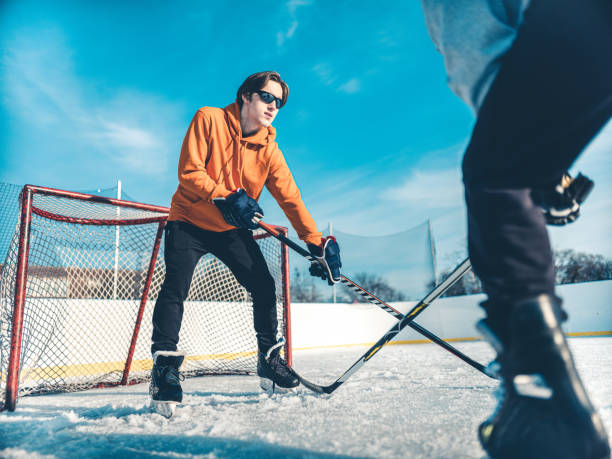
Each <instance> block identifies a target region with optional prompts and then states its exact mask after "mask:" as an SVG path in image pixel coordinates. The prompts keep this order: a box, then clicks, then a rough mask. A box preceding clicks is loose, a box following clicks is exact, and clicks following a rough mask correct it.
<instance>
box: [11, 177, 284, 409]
mask: <svg viewBox="0 0 612 459" xmlns="http://www.w3.org/2000/svg"><path fill="white" fill-rule="evenodd" d="M19 206H20V207H19V212H20V216H19V219H18V222H17V225H16V228H15V230H14V234H13V237H12V240H11V242H10V244H9V246H8V250H7V253H6V257H5V260H4V263H3V264H2V268H1V272H0V407H1V408H2V409H9V410H14V409H15V405H16V398H17V396H21V395H25V394H32V393H44V392H62V391H74V390H81V389H86V388H91V387H102V386H112V385H118V384H130V383H135V382H141V381H145V380H147V379H148V378H149V375H150V370H151V367H152V360H151V353H150V346H151V334H152V325H151V318H152V314H153V306H154V304H155V300H156V298H157V295H158V292H159V290H160V288H161V285H162V282H163V280H164V275H165V267H164V259H163V248H164V247H163V246H164V241H163V239H164V238H163V228H164V226H165V223H166V219H167V216H168V209H167V208H164V207H159V206H151V205H145V204H139V203H134V202H127V201H121V200H116V199H110V198H102V197H99V196H92V195H86V194H81V193H73V192H67V191H61V190H52V189H49V188H43V187H34V186H29V185H28V186H26V187H24V188H23V190H22V192H21V195H20V204H19ZM16 207H17V206H16ZM277 229H280V230H284V231H286V229H284V228H277ZM262 233H263V234H260V233H254V237H255V239H256V240H257V242H258V244H259V245H260V247H261V249H262V252H263V254H264V257H265V258H266V261H267V263H268V266H269V268H270V272H271V274H272V276H273V277H274V279H275V282H276V293H277V311H278V318H279V331H280V333H281V334H283V335H284V337H285V340H286V343H287V344H286V347H285V350H284V352H285V357H286V358H287V360H289V361H290V360H291V347H290V343H291V339H290V338H291V337H290V324H289V294H288V292H289V290H288V288H289V286H288V260H287V251H286V248H285V247H284V246H282V245H281V243H280V242H279V241H278V240H276V239H275V238H273V237H271V236H269V235H268V234H267V233H265V232H262ZM179 348H180V349H181V350H185V351H186V353H187V357H186V359H185V363H184V364H183V366H182V368H181V371H182V372H183V373H185V374H186V375H188V376H189V375H203V374H249V373H252V372H254V371H256V363H257V354H256V351H257V343H256V339H255V332H254V330H253V313H252V301H251V298H250V296H249V294H248V293H247V292H246V290H245V289H244V288H243V287H242V286H240V285H239V284H238V282H237V281H236V280H235V278H234V276H233V275H232V273H231V272H230V271H229V269H228V268H227V267H226V266H225V265H224V264H223V263H221V262H220V261H219V260H217V259H216V258H215V257H214V256H212V255H210V254H207V255H206V256H204V257H202V258H201V259H200V261H199V263H198V265H197V267H196V270H195V273H194V276H193V280H192V283H191V289H190V291H189V295H188V297H187V301H186V302H185V311H184V315H183V323H182V327H181V332H180V341H179Z"/></svg>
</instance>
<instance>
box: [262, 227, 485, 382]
mask: <svg viewBox="0 0 612 459" xmlns="http://www.w3.org/2000/svg"><path fill="white" fill-rule="evenodd" d="M258 225H259V227H260V228H262V229H263V230H264V231H266V232H267V233H269V234H271V235H272V236H274V237H275V238H276V239H278V240H279V241H281V242H282V243H284V244H286V245H287V246H289V247H291V248H292V249H293V250H295V251H296V252H297V253H299V254H300V255H302V256H303V257H304V258H306V259H308V260H310V261H316V259H315V258H314V257H313V256H312V255H311V254H310V252H308V251H307V250H306V249H304V248H302V247H301V246H299V245H298V244H296V243H295V242H293V241H292V240H291V239H288V238H286V237H285V236H284V235H282V234H281V233H279V232H277V231H275V229H274V228H272V227H271V226H269V225H268V224H266V223H264V222H262V221H259V222H258ZM465 262H467V268H466V270H465V271H464V273H465V272H467V270H469V269H470V267H471V264H470V262H469V259H467V260H465V261H464V263H465ZM462 275H463V274H462ZM460 277H461V276H460ZM460 277H459V278H460ZM459 278H458V279H457V280H459ZM340 282H342V283H343V284H344V285H345V286H347V287H349V288H352V289H353V290H355V291H357V292H358V293H359V294H360V295H361V296H363V297H364V298H365V299H366V300H368V301H369V302H370V303H372V304H373V305H375V306H378V307H379V308H381V309H383V310H385V311H386V312H388V313H389V314H391V315H392V316H393V317H395V318H396V319H398V320H401V319H403V318H404V315H403V314H402V313H401V312H399V311H398V310H397V309H395V308H394V307H392V306H391V305H389V304H387V303H385V302H384V301H382V300H381V299H380V298H378V297H377V296H375V295H374V294H372V293H370V292H368V291H367V290H365V289H364V288H363V287H361V286H360V285H358V284H357V283H355V282H354V281H352V280H351V279H349V278H347V277H346V276H344V275H341V276H340ZM451 285H452V284H451ZM449 287H450V286H449ZM408 326H409V327H411V328H412V329H413V330H415V331H417V332H418V333H420V334H421V335H423V336H425V337H426V338H428V339H430V340H431V341H433V342H434V343H435V344H437V345H438V346H440V347H442V348H443V349H445V350H447V351H448V352H450V353H451V354H453V355H455V356H456V357H458V358H460V359H461V360H463V361H464V362H465V363H467V364H468V365H470V366H472V367H473V368H475V369H476V370H478V371H480V372H481V373H484V374H485V375H487V376H491V375H489V374H488V373H487V372H486V369H485V366H484V365H483V364H481V363H479V362H476V361H475V360H473V359H471V358H470V357H468V356H467V355H465V354H464V353H463V352H461V351H460V350H459V349H457V348H455V347H453V346H451V345H450V344H448V343H447V342H446V341H444V340H442V339H440V338H438V337H437V336H436V335H434V334H433V333H431V332H430V331H429V330H427V329H425V328H423V327H421V326H420V325H419V324H417V323H416V322H412V321H411V322H408Z"/></svg>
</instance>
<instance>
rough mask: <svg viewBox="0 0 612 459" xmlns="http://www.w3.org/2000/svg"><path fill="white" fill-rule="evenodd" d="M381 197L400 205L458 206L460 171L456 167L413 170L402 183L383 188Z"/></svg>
mask: <svg viewBox="0 0 612 459" xmlns="http://www.w3.org/2000/svg"><path fill="white" fill-rule="evenodd" d="M382 197H383V198H384V199H387V200H389V201H393V202H395V203H396V204H397V205H398V206H400V207H406V206H410V207H412V206H415V205H417V206H420V207H426V208H429V209H439V208H445V207H449V208H451V207H459V206H461V205H462V203H463V185H462V182H461V172H460V171H459V169H458V168H453V169H446V170H441V171H435V170H413V171H412V172H411V173H410V175H409V176H408V178H406V180H405V181H404V183H402V184H401V185H399V186H396V187H390V188H387V189H385V190H384V191H383V192H382Z"/></svg>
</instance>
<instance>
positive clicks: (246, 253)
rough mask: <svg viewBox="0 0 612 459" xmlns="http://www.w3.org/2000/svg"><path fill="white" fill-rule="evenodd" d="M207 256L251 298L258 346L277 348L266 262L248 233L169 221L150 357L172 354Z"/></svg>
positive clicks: (272, 291)
mask: <svg viewBox="0 0 612 459" xmlns="http://www.w3.org/2000/svg"><path fill="white" fill-rule="evenodd" d="M206 253H212V254H213V255H214V256H216V257H217V258H218V259H219V260H221V261H222V262H223V263H225V265H226V266H227V267H228V268H229V269H230V270H231V271H232V273H233V274H234V276H235V277H236V280H237V281H238V282H239V283H240V284H241V285H242V286H243V287H245V288H246V290H247V291H248V292H249V293H250V294H251V297H252V298H253V318H254V325H255V332H256V336H257V344H258V347H259V349H260V350H262V351H266V350H267V349H268V348H269V347H271V346H272V345H273V344H275V343H276V333H277V328H278V320H277V315H276V288H275V285H274V279H273V278H272V276H271V275H270V271H269V269H268V265H267V264H266V260H265V259H264V257H263V254H262V253H261V249H260V248H259V246H258V245H257V242H255V240H254V239H253V235H252V233H251V232H250V231H249V230H246V229H236V230H230V231H223V232H215V231H206V230H203V229H200V228H198V227H197V226H194V225H192V224H190V223H185V222H181V221H170V222H168V224H167V225H166V230H165V247H164V258H165V262H166V278H165V279H164V283H163V285H162V288H161V291H160V292H159V296H158V297H157V302H156V303H155V309H154V310H153V339H152V341H153V344H152V345H151V352H152V353H155V352H156V351H160V350H165V351H175V350H176V349H177V344H178V340H179V331H180V328H181V321H182V318H183V302H184V301H185V299H186V298H187V294H188V293H189V287H190V285H191V278H192V277H193V272H194V270H195V267H196V264H197V263H198V260H199V259H200V258H201V257H202V256H203V255H205V254H206Z"/></svg>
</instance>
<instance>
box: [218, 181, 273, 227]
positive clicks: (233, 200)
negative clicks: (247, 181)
mask: <svg viewBox="0 0 612 459" xmlns="http://www.w3.org/2000/svg"><path fill="white" fill-rule="evenodd" d="M213 203H214V204H215V205H216V206H217V208H218V209H219V211H220V212H221V214H222V215H223V218H224V219H225V221H226V222H227V224H229V225H232V226H236V227H238V228H247V229H257V223H258V222H259V220H261V219H262V218H263V216H264V213H263V210H261V207H259V204H257V201H255V200H254V199H253V198H251V197H250V196H249V195H248V194H246V191H244V190H243V189H242V188H238V189H237V190H236V191H235V192H234V193H232V194H230V195H229V196H228V197H227V198H214V199H213Z"/></svg>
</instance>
